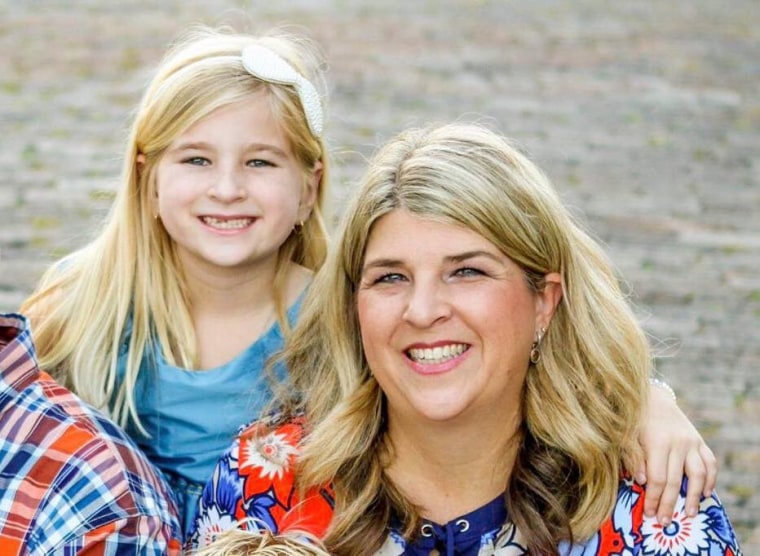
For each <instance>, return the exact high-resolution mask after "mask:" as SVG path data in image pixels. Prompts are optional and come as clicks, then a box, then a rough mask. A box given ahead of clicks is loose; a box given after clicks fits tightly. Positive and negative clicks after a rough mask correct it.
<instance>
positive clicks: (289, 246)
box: [114, 28, 327, 269]
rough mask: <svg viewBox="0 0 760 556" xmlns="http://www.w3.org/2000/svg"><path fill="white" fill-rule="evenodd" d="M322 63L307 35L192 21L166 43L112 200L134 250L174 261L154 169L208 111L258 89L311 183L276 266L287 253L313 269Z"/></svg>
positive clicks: (322, 161)
mask: <svg viewBox="0 0 760 556" xmlns="http://www.w3.org/2000/svg"><path fill="white" fill-rule="evenodd" d="M247 68H249V69H247ZM323 69H324V63H323V61H322V58H321V56H320V54H319V52H318V50H317V49H316V48H315V47H314V45H313V44H312V43H311V42H310V41H309V40H307V39H305V38H304V37H296V36H293V35H289V34H284V33H279V34H274V33H272V34H268V35H264V36H250V35H242V34H233V33H231V32H226V31H218V30H212V29H209V28H197V29H194V30H193V31H192V32H189V33H187V34H186V35H184V36H183V37H182V38H181V39H180V40H178V41H177V42H176V43H175V44H174V45H173V46H172V47H171V48H170V50H169V51H168V52H167V54H166V56H165V57H164V59H163V61H162V62H161V64H160V65H159V67H158V69H157V71H156V73H155V75H154V77H153V79H152V81H151V83H150V84H149V86H148V88H147V90H146V91H145V94H144V95H143V98H142V101H141V102H140V105H139V106H138V109H137V112H136V114H135V118H134V123H133V126H132V130H131V137H130V141H129V144H128V147H127V153H126V160H125V168H124V174H125V182H126V187H125V188H124V189H123V190H122V191H121V194H120V199H118V200H117V203H116V206H115V208H114V210H115V211H117V212H118V211H121V214H120V215H115V216H117V219H120V220H121V221H122V223H123V224H126V225H127V226H129V227H130V230H131V231H132V233H133V234H136V235H137V237H136V243H137V244H138V247H137V251H138V252H137V253H136V255H137V257H138V259H140V258H142V260H143V261H144V262H145V263H147V264H150V263H152V262H154V261H155V260H157V259H161V260H163V261H164V264H166V263H167V262H174V263H175V264H176V253H175V250H174V247H175V241H173V240H172V234H171V233H170V232H167V227H166V226H164V225H162V224H163V223H162V222H161V218H156V216H157V215H158V202H157V197H158V195H159V189H160V183H159V181H158V180H157V173H158V172H157V169H158V167H159V163H160V162H161V161H162V159H163V158H164V155H165V154H166V152H167V149H168V148H169V147H170V146H172V145H173V143H174V142H175V141H176V140H177V138H178V137H180V136H181V135H182V134H183V133H185V132H186V131H187V130H188V129H190V128H193V126H196V125H197V124H198V123H199V122H201V121H202V120H204V119H205V118H207V117H208V116H209V115H211V114H212V113H218V111H220V109H223V108H227V107H230V106H234V105H238V104H241V103H243V102H245V101H248V100H250V99H252V98H256V97H261V96H262V95H264V96H265V97H266V99H267V102H266V104H267V105H268V108H269V110H271V114H272V116H273V118H274V120H275V122H276V124H277V125H278V127H279V128H280V130H281V133H282V136H284V138H285V141H286V142H287V145H288V146H289V148H290V153H291V154H292V158H293V159H294V160H295V162H296V163H297V166H298V167H300V169H301V181H302V182H303V183H302V187H303V188H307V187H309V184H310V183H311V187H312V189H313V195H312V199H311V202H310V203H309V206H310V208H311V210H308V209H307V210H305V211H299V213H298V215H297V216H296V215H294V217H293V222H292V232H291V233H290V234H289V235H287V233H286V235H287V237H286V238H285V239H284V240H283V243H282V246H281V247H280V249H279V258H278V261H279V263H278V264H279V267H282V266H283V264H284V263H287V262H288V261H293V262H295V263H298V264H302V265H304V266H306V267H308V268H312V269H315V268H317V267H318V266H319V265H320V264H321V263H322V260H323V258H324V254H325V251H326V241H327V240H326V234H325V230H324V224H323V220H322V214H321V211H322V205H323V200H324V197H325V191H324V187H323V183H324V182H325V180H326V174H327V168H326V164H327V160H326V153H325V147H324V142H323V140H322V137H321V132H322V129H321V128H322V123H321V121H322V105H323V95H321V94H320V92H319V90H320V89H323V88H324V87H323V77H322V71H323ZM254 73H256V75H254ZM275 79H276V80H277V81H279V82H275V81H274V80H275ZM287 81H289V82H290V84H288V83H286V82H287ZM294 81H295V83H294ZM304 107H305V110H304ZM312 203H313V205H312ZM288 229H291V228H290V227H288ZM133 237H134V236H133ZM174 239H176V238H174ZM139 245H142V246H143V248H144V249H145V251H144V252H142V253H141V252H140V251H141V248H140V247H139Z"/></svg>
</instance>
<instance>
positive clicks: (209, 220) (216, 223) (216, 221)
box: [203, 216, 251, 230]
mask: <svg viewBox="0 0 760 556" xmlns="http://www.w3.org/2000/svg"><path fill="white" fill-rule="evenodd" d="M203 223H204V224H207V225H209V226H211V227H213V228H219V229H220V230H239V229H241V228H245V227H246V226H248V225H249V224H250V223H251V219H250V218H234V219H231V220H222V219H220V218H213V217H211V216H204V217H203Z"/></svg>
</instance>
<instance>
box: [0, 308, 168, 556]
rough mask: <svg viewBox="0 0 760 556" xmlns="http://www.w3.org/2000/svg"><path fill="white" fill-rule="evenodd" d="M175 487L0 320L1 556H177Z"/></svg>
mask: <svg viewBox="0 0 760 556" xmlns="http://www.w3.org/2000/svg"><path fill="white" fill-rule="evenodd" d="M169 492H170V491H169V489H168V487H167V486H166V484H165V483H164V481H163V480H162V478H161V477H160V475H159V474H158V473H157V472H156V471H155V469H154V468H153V467H152V466H151V464H150V463H148V461H147V460H146V459H145V457H144V456H143V455H142V453H141V452H140V451H139V449H138V448H136V447H135V445H134V444H133V443H132V442H131V441H130V440H129V439H128V438H127V436H126V435H125V434H124V433H123V432H122V431H121V430H120V429H119V428H118V427H117V426H116V425H115V424H113V423H112V422H111V421H109V420H108V419H106V418H104V417H103V416H102V415H100V414H99V413H98V412H97V411H96V410H94V409H92V408H91V407H89V406H87V405H86V404H85V403H84V402H82V401H81V400H80V399H79V398H77V397H76V396H74V395H73V394H72V393H71V392H69V391H68V390H66V389H65V388H63V387H62V386H60V385H59V384H58V383H56V382H55V381H54V380H53V379H52V378H51V377H50V376H48V375H47V374H46V373H44V372H41V371H40V369H39V368H38V366H37V361H36V356H35V353H34V346H33V344H32V337H31V333H30V331H29V329H28V327H27V323H26V319H24V317H22V316H20V315H13V314H11V315H0V554H2V555H3V556H13V555H16V554H19V555H20V554H24V555H26V554H29V555H32V554H33V555H35V556H36V555H42V554H56V555H61V556H63V555H67V556H68V555H71V556H73V555H74V554H87V555H91V556H101V555H103V556H106V555H109V556H110V555H117V554H130V555H133V554H140V555H158V554H172V555H175V554H179V553H180V540H179V523H178V521H177V517H176V508H175V505H174V502H173V501H172V498H171V494H170V493H169Z"/></svg>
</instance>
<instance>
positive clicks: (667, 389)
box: [649, 377, 678, 402]
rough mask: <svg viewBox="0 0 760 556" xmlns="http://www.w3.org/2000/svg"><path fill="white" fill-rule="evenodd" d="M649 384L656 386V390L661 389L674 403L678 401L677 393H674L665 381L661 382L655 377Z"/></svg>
mask: <svg viewBox="0 0 760 556" xmlns="http://www.w3.org/2000/svg"><path fill="white" fill-rule="evenodd" d="M649 384H650V385H651V386H655V387H656V388H659V389H660V390H663V391H664V392H665V393H666V394H667V395H668V396H669V397H670V398H671V399H672V400H673V401H674V402H677V401H678V398H677V397H676V393H675V392H674V391H673V389H672V388H671V387H670V385H669V384H668V383H667V382H665V381H664V380H660V379H659V378H655V377H649Z"/></svg>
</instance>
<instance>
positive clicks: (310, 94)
mask: <svg viewBox="0 0 760 556" xmlns="http://www.w3.org/2000/svg"><path fill="white" fill-rule="evenodd" d="M240 57H241V58H242V60H243V67H244V68H245V69H246V70H247V71H248V72H249V73H250V74H251V75H253V76H254V77H258V78H259V79H261V80H263V81H269V82H271V83H279V84H281V85H292V86H293V87H294V88H295V90H296V94H298V98H299V99H300V100H301V106H303V111H304V114H306V121H307V122H308V123H309V129H310V130H311V132H312V133H313V134H314V136H315V137H321V136H322V123H323V122H322V120H323V116H322V104H321V103H320V101H319V94H318V93H317V90H316V89H315V88H314V85H312V84H311V82H310V81H309V80H308V79H306V78H305V77H304V76H303V75H301V74H300V73H298V72H297V71H296V70H295V68H294V67H293V66H291V65H290V64H289V63H288V62H286V61H285V60H283V59H282V58H281V57H280V56H278V55H277V54H275V53H274V52H272V51H271V50H269V49H268V48H266V47H264V46H261V45H258V44H252V45H250V46H246V47H245V48H244V49H243V53H242V54H241V55H240Z"/></svg>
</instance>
